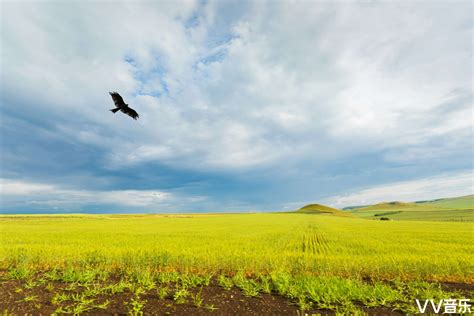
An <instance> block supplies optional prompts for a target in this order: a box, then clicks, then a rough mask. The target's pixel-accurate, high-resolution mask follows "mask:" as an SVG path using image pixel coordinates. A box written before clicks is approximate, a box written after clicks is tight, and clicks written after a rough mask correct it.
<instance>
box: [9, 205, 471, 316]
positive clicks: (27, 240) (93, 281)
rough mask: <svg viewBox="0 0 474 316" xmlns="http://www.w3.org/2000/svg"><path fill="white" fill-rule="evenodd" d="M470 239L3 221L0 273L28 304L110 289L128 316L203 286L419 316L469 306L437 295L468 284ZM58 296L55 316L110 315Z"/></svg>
mask: <svg viewBox="0 0 474 316" xmlns="http://www.w3.org/2000/svg"><path fill="white" fill-rule="evenodd" d="M473 229H474V224H473V223H472V222H436V221H379V220H377V221H375V220H367V219H364V218H352V217H347V216H334V215H327V216H321V215H314V214H305V213H280V214H279V213H271V214H208V215H191V214H188V215H69V216H68V215H63V216H59V215H58V216H33V215H31V216H0V231H1V234H0V245H1V246H0V247H1V248H0V271H1V272H0V273H1V280H3V282H4V284H7V283H5V282H10V281H11V280H17V281H19V282H21V283H20V284H22V285H21V286H19V289H18V293H19V294H18V295H19V296H21V295H24V298H22V299H21V300H26V301H28V300H31V301H34V298H31V297H30V296H31V295H30V296H28V293H29V292H28V290H27V289H26V288H25V287H26V286H27V285H28V284H29V285H30V286H31V287H33V288H34V287H35V286H36V287H41V286H43V287H46V286H49V284H51V282H63V283H71V284H76V287H74V289H75V291H76V292H77V289H78V288H79V289H88V288H90V287H91V285H94V286H95V287H96V288H97V289H99V290H97V291H99V292H97V293H101V294H102V295H105V294H104V293H109V292H107V291H112V290H111V288H116V287H118V289H119V290H121V291H128V292H130V293H132V294H131V295H132V296H130V297H129V299H130V302H129V303H130V304H129V305H126V306H129V307H130V311H129V312H130V313H132V314H133V313H134V312H133V310H132V307H131V306H132V305H133V304H134V303H133V302H142V303H143V304H142V305H143V306H141V305H140V304H138V303H137V304H138V305H137V306H141V309H145V310H146V302H145V301H146V300H145V299H143V297H144V296H143V295H145V294H143V293H148V294H146V295H151V294H149V293H152V292H153V293H155V295H158V294H156V293H159V291H161V289H163V288H169V291H174V292H173V293H174V295H171V297H172V298H176V295H178V294H176V293H181V292H179V291H181V290H182V291H184V292H183V293H185V294H186V293H188V295H187V296H186V295H185V294H183V296H184V297H185V300H187V301H186V302H188V303H189V302H191V297H193V296H192V295H191V294H190V293H192V290H191V289H193V288H198V287H199V286H201V287H202V286H206V285H209V283H210V282H211V283H212V282H217V283H218V284H219V286H221V287H222V288H223V289H230V288H236V289H240V290H241V291H242V292H243V293H244V294H245V295H246V296H250V297H252V296H257V297H258V296H260V295H263V294H264V293H271V294H272V295H275V294H278V295H281V296H283V297H285V298H287V299H288V300H289V302H291V304H295V306H298V308H299V309H301V310H309V311H311V310H314V311H318V310H321V309H322V310H326V311H338V312H342V313H357V312H363V311H367V310H370V308H376V307H383V308H386V309H388V310H398V311H403V312H416V309H415V307H416V306H415V305H414V298H420V299H421V298H436V297H437V298H446V297H448V296H449V297H465V296H466V295H467V294H466V292H459V291H457V290H455V289H452V288H451V289H449V288H446V287H443V284H448V283H449V282H455V283H456V284H468V285H469V284H472V283H473V281H474V270H473V265H472V263H473V262H474V258H473V251H474V245H473V243H472V240H473V236H474V235H473V232H474V230H473ZM120 282H122V283H120ZM120 284H122V285H120ZM171 289H173V290H171ZM119 290H117V291H119ZM61 291H62V292H60V293H59V292H58V293H59V294H61V293H62V294H61V295H63V294H64V295H66V296H65V298H64V297H63V298H64V300H59V301H58V300H57V299H56V301H54V302H52V303H51V304H53V305H52V306H53V307H54V308H57V311H59V312H73V311H74V308H78V306H82V307H81V308H82V309H79V311H80V312H81V311H91V310H92V311H94V310H95V311H97V309H98V308H100V307H98V306H99V305H100V304H99V303H101V304H105V306H102V308H104V309H106V308H107V304H108V303H107V302H108V301H104V300H103V301H100V299H99V298H98V297H101V296H100V295H99V294H97V293H95V292H94V293H95V295H96V296H93V294H90V295H92V296H91V297H92V298H90V297H89V296H83V298H84V300H85V299H87V298H88V297H89V298H90V300H92V302H94V304H95V305H93V303H90V304H89V305H87V304H86V303H84V301H80V300H77V301H75V300H73V299H72V297H68V296H67V295H68V292H67V290H65V289H63V290H61ZM84 291H85V290H84ZM100 291H104V292H100ZM52 292H54V290H53V291H52ZM76 292H75V293H76ZM58 293H54V295H59V294H58ZM81 293H82V292H81ZM109 294H110V293H109ZM51 295H53V294H51ZM84 295H85V294H84ZM97 295H99V296H97ZM469 295H471V296H472V292H470V294H469ZM32 296H34V295H32ZM178 298H179V295H178ZM36 299H38V298H36ZM21 300H20V301H21ZM51 300H54V296H52V299H51ZM132 300H133V302H132ZM80 302H82V303H80ZM106 303H107V304H106ZM132 303H133V304H132ZM18 304H20V303H18ZM42 304H43V305H42ZM42 304H40V303H38V304H37V305H31V306H37V307H38V308H39V309H41V308H42V306H44V303H42ZM55 304H56V305H55ZM78 304H83V305H78ZM84 304H85V305H84ZM125 304H128V303H125ZM20 305H21V304H20ZM135 305H136V304H135ZM135 305H133V306H135ZM28 306H30V305H28ZM4 308H5V306H4ZM137 308H138V307H137ZM196 308H197V307H196ZM141 309H140V308H138V312H140V311H141ZM135 312H137V311H135ZM217 312H218V311H217ZM138 314H139V313H138Z"/></svg>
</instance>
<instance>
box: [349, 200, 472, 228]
mask: <svg viewBox="0 0 474 316" xmlns="http://www.w3.org/2000/svg"><path fill="white" fill-rule="evenodd" d="M473 202H474V195H468V196H462V197H456V198H447V199H437V200H432V201H417V202H408V203H406V202H398V201H396V202H388V203H387V202H383V203H377V204H374V205H368V206H364V207H360V208H355V209H352V210H350V211H349V213H351V214H353V215H354V216H357V217H362V218H368V219H380V218H381V217H388V218H390V219H394V220H426V221H462V222H464V221H469V222H470V221H474V209H473Z"/></svg>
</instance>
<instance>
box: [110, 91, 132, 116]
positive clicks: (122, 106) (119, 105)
mask: <svg viewBox="0 0 474 316" xmlns="http://www.w3.org/2000/svg"><path fill="white" fill-rule="evenodd" d="M109 93H110V96H111V97H112V100H114V103H115V106H116V108H115V109H112V110H110V111H112V112H113V113H115V112H117V111H122V112H123V113H125V114H127V115H128V116H130V117H131V118H133V119H134V120H136V119H137V118H138V117H139V116H138V113H137V111H135V110H134V109H132V108H131V107H129V106H128V104H126V103H125V102H124V101H123V98H122V97H121V96H120V94H118V93H117V92H115V91H114V92H109Z"/></svg>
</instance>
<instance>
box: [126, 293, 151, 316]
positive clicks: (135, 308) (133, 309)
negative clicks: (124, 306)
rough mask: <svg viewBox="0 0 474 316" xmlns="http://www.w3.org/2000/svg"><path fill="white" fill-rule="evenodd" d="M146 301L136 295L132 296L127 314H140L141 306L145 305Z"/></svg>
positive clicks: (141, 311)
mask: <svg viewBox="0 0 474 316" xmlns="http://www.w3.org/2000/svg"><path fill="white" fill-rule="evenodd" d="M146 302H147V301H146V300H141V299H140V297H138V296H135V297H133V298H132V299H131V300H130V302H129V305H130V309H129V311H128V314H129V315H132V316H142V315H143V307H145V304H146Z"/></svg>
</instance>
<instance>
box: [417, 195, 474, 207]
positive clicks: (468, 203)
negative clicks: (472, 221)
mask: <svg viewBox="0 0 474 316" xmlns="http://www.w3.org/2000/svg"><path fill="white" fill-rule="evenodd" d="M416 204H418V205H423V206H426V205H432V206H436V207H442V208H451V209H459V210H460V209H464V210H472V209H474V195H473V194H471V195H466V196H460V197H455V198H446V199H436V200H432V201H417V202H416Z"/></svg>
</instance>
